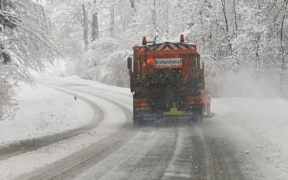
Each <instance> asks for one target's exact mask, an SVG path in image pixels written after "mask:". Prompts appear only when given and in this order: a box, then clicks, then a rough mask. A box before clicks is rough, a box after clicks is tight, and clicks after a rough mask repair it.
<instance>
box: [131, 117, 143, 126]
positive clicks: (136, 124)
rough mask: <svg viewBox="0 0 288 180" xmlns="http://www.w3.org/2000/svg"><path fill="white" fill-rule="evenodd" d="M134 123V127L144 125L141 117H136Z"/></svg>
mask: <svg viewBox="0 0 288 180" xmlns="http://www.w3.org/2000/svg"><path fill="white" fill-rule="evenodd" d="M133 124H134V127H139V126H141V125H142V124H141V123H140V121H139V119H137V118H134V119H133Z"/></svg>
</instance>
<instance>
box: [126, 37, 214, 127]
mask: <svg viewBox="0 0 288 180" xmlns="http://www.w3.org/2000/svg"><path fill="white" fill-rule="evenodd" d="M133 51H134V53H133V55H131V56H129V57H128V60H127V61H128V62H127V66H128V69H129V74H130V87H131V92H132V94H133V120H134V124H139V125H142V124H146V123H151V122H158V121H162V122H167V121H186V122H188V121H189V122H190V121H195V122H196V123H198V124H199V123H202V121H203V115H204V114H210V100H211V95H210V92H209V91H206V90H205V82H204V63H203V62H201V61H200V55H199V54H198V52H197V46H196V45H195V44H190V43H185V42H184V35H182V34H181V35H180V42H163V43H156V39H155V40H154V41H147V39H146V36H144V37H143V41H142V45H141V46H139V45H135V46H134V47H133Z"/></svg>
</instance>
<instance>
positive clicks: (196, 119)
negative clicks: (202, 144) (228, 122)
mask: <svg viewBox="0 0 288 180" xmlns="http://www.w3.org/2000/svg"><path fill="white" fill-rule="evenodd" d="M192 120H193V121H194V123H195V124H197V125H198V126H200V125H201V124H202V123H203V116H202V114H200V113H195V114H194V115H193V117H192Z"/></svg>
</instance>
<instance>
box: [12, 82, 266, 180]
mask: <svg viewBox="0 0 288 180" xmlns="http://www.w3.org/2000/svg"><path fill="white" fill-rule="evenodd" d="M54 86H55V84H54ZM57 87H61V88H64V89H65V88H66V89H68V88H69V89H72V90H74V91H78V92H81V93H87V94H90V95H93V96H97V97H100V98H102V99H105V100H107V101H109V102H113V103H114V104H115V105H117V106H118V107H119V108H121V109H122V111H123V112H124V113H125V115H126V117H127V122H126V124H125V125H124V126H123V127H122V128H120V129H119V130H118V131H117V132H115V133H114V134H112V135H110V136H109V137H106V138H104V139H102V140H101V141H99V142H97V143H95V144H92V145H91V146H90V147H87V148H85V149H83V150H81V151H79V152H77V153H75V154H73V155H71V156H68V157H66V158H64V159H61V160H59V161H58V162H56V163H54V164H53V165H51V166H49V167H45V168H42V169H39V170H38V171H35V172H33V173H29V174H26V175H24V176H21V177H19V178H18V179H21V180H23V179H33V180H40V179H41V180H42V179H52V180H65V179H66V180H72V179H77V180H112V179H113V180H124V179H125V180H126V179H129V180H130V179H135V180H136V179H137V180H142V179H143V180H144V179H147V180H148V179H149V180H150V179H155V180H160V179H163V180H188V179H189V180H215V179H219V180H228V179H231V180H237V179H238V180H243V179H254V178H255V177H257V172H255V171H256V170H255V169H253V168H247V167H249V166H250V167H253V164H250V165H249V164H248V165H247V162H245V160H244V159H247V157H245V156H247V155H246V154H245V153H243V151H245V150H243V149H239V147H237V144H236V143H235V142H234V141H233V139H231V136H233V134H229V133H227V132H225V131H223V130H222V129H221V126H219V124H217V122H215V121H213V118H211V119H204V122H203V124H202V125H201V126H199V127H198V126H195V125H191V124H190V125H187V124H184V125H183V124H172V125H171V124H170V125H160V126H143V127H134V126H133V123H132V119H131V117H132V112H131V108H130V109H129V108H127V107H126V106H123V104H121V103H119V100H120V101H123V102H124V101H131V102H132V98H131V96H127V94H117V93H115V92H112V91H111V92H109V91H105V92H103V91H102V90H101V89H97V88H95V87H89V86H78V85H77V84H69V86H68V85H67V84H61V85H59V84H58V85H57ZM115 99H118V102H117V101H115ZM115 120H117V117H115ZM252 171H253V173H254V176H253V177H254V178H251V172H252ZM255 174H256V175H255ZM259 177H261V175H260V176H259ZM259 177H258V178H259ZM258 178H256V179H258Z"/></svg>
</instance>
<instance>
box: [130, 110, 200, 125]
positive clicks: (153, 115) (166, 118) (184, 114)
mask: <svg viewBox="0 0 288 180" xmlns="http://www.w3.org/2000/svg"><path fill="white" fill-rule="evenodd" d="M200 112H201V113H202V109H201V110H199V109H193V110H190V111H181V113H173V112H172V113H170V112H168V113H167V112H165V111H157V112H151V111H144V112H143V111H142V112H138V113H137V117H135V118H136V119H138V121H139V122H140V123H141V124H149V123H155V122H178V121H184V122H185V121H191V120H192V117H193V114H194V113H200Z"/></svg>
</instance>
